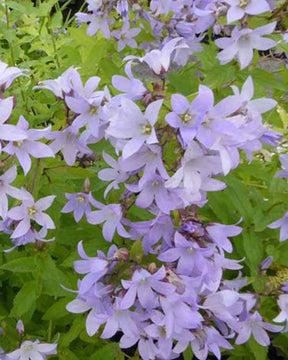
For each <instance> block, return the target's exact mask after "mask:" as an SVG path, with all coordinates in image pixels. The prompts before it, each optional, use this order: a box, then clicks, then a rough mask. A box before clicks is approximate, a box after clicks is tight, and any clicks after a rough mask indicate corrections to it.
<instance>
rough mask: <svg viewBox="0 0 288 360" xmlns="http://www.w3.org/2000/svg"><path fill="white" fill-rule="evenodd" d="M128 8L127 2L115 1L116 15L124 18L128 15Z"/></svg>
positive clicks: (124, 0)
mask: <svg viewBox="0 0 288 360" xmlns="http://www.w3.org/2000/svg"><path fill="white" fill-rule="evenodd" d="M128 11H129V6H128V1H127V0H118V1H117V13H118V14H119V15H121V16H124V17H126V16H127V15H128Z"/></svg>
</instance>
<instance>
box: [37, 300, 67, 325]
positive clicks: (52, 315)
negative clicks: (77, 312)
mask: <svg viewBox="0 0 288 360" xmlns="http://www.w3.org/2000/svg"><path fill="white" fill-rule="evenodd" d="M69 301H70V300H69V299H60V300H58V301H57V302H56V303H55V304H53V305H52V306H51V307H50V308H49V309H48V310H47V311H46V312H45V314H44V315H43V317H42V319H43V320H57V319H61V318H62V317H64V316H67V315H68V314H69V313H68V312H67V310H66V305H67V304H68V302H69Z"/></svg>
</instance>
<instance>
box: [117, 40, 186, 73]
mask: <svg viewBox="0 0 288 360" xmlns="http://www.w3.org/2000/svg"><path fill="white" fill-rule="evenodd" d="M182 40H183V38H179V37H178V38H175V39H172V40H170V41H168V42H167V43H166V44H165V45H164V46H163V48H162V49H161V50H158V49H154V50H152V51H150V52H148V53H147V54H146V55H145V56H144V57H142V58H139V57H136V56H126V58H125V59H124V60H131V59H137V60H139V61H140V62H145V63H146V64H147V65H148V66H149V67H150V69H151V70H153V72H154V73H155V74H156V75H160V74H163V73H165V72H167V71H168V70H169V67H170V62H171V55H172V53H173V51H174V50H176V49H178V48H188V45H186V44H185V43H182ZM180 42H181V43H180Z"/></svg>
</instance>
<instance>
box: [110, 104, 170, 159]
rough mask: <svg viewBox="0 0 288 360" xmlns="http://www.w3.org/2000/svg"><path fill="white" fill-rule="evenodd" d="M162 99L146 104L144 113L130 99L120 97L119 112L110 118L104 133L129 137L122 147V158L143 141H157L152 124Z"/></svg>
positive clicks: (118, 136) (124, 137) (155, 119)
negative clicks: (120, 107) (120, 108)
mask: <svg viewBox="0 0 288 360" xmlns="http://www.w3.org/2000/svg"><path fill="white" fill-rule="evenodd" d="M162 103H163V100H157V101H154V102H153V103H151V104H150V105H148V106H147V108H146V110H145V114H144V115H143V114H142V111H141V110H140V109H139V107H138V106H137V105H136V104H135V103H134V102H133V101H131V100H129V99H126V98H122V99H121V106H122V112H121V114H120V113H119V114H116V117H115V118H112V119H111V121H110V125H109V127H108V128H107V130H106V134H107V135H109V136H114V137H115V138H118V139H127V140H128V139H129V140H128V142H127V143H126V144H125V145H124V148H123V153H122V156H123V159H126V158H128V157H129V156H131V155H133V154H134V153H136V152H137V151H138V150H139V149H140V148H141V146H142V145H143V144H144V143H147V144H155V143H157V142H158V139H157V136H156V132H155V129H154V125H155V123H156V121H157V118H158V113H159V111H160V108H161V106H162Z"/></svg>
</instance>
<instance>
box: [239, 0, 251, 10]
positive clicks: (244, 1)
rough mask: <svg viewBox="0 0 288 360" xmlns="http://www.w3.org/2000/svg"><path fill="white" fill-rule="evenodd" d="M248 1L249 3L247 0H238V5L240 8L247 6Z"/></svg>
mask: <svg viewBox="0 0 288 360" xmlns="http://www.w3.org/2000/svg"><path fill="white" fill-rule="evenodd" d="M249 3H250V1H249V0H240V4H239V7H240V8H241V9H243V8H246V6H247V5H248V4H249Z"/></svg>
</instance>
